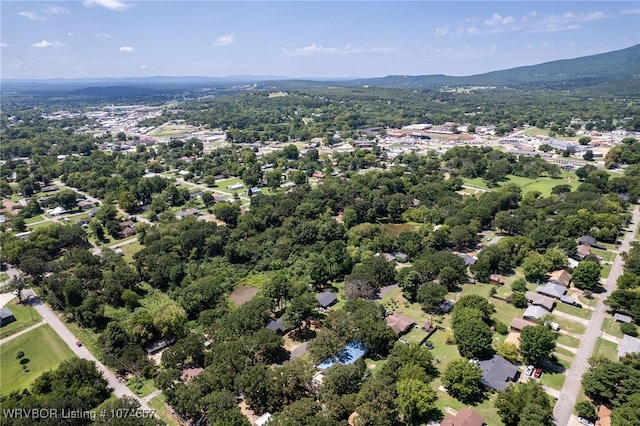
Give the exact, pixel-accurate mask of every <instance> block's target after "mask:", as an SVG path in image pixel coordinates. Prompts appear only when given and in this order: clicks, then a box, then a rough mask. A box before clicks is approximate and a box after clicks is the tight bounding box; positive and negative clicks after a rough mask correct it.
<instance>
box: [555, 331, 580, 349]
mask: <svg viewBox="0 0 640 426" xmlns="http://www.w3.org/2000/svg"><path fill="white" fill-rule="evenodd" d="M557 342H558V343H560V344H561V345H565V346H569V347H570V348H577V347H578V346H580V340H578V339H576V338H575V337H571V336H567V335H566V334H560V333H558V340H557Z"/></svg>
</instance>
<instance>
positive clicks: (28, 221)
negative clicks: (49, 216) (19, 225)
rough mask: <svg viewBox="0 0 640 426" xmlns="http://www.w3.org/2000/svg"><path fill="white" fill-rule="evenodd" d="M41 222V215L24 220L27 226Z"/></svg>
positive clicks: (42, 218)
mask: <svg viewBox="0 0 640 426" xmlns="http://www.w3.org/2000/svg"><path fill="white" fill-rule="evenodd" d="M41 220H44V217H42V216H41V215H38V216H33V217H30V218H29V219H25V220H24V223H26V224H27V225H29V224H31V223H34V222H40V221H41Z"/></svg>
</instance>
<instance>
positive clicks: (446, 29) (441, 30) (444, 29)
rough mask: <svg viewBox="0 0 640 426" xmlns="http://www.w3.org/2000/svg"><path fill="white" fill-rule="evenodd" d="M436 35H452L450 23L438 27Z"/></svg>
mask: <svg viewBox="0 0 640 426" xmlns="http://www.w3.org/2000/svg"><path fill="white" fill-rule="evenodd" d="M435 35H436V37H445V36H448V35H451V27H450V26H449V24H447V25H443V26H441V27H437V28H436V32H435Z"/></svg>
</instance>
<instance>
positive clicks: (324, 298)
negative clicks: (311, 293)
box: [316, 291, 338, 309]
mask: <svg viewBox="0 0 640 426" xmlns="http://www.w3.org/2000/svg"><path fill="white" fill-rule="evenodd" d="M316 300H317V301H318V304H319V305H320V306H321V307H323V308H325V309H326V308H329V307H331V306H333V305H335V304H336V302H337V301H338V296H337V295H336V294H335V293H332V292H330V291H325V292H324V293H320V294H318V295H316Z"/></svg>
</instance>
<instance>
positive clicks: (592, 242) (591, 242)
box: [578, 235, 599, 247]
mask: <svg viewBox="0 0 640 426" xmlns="http://www.w3.org/2000/svg"><path fill="white" fill-rule="evenodd" d="M578 244H585V245H588V246H591V247H599V246H598V241H597V240H596V239H595V238H593V237H592V236H591V235H583V236H582V237H580V238H579V239H578Z"/></svg>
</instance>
